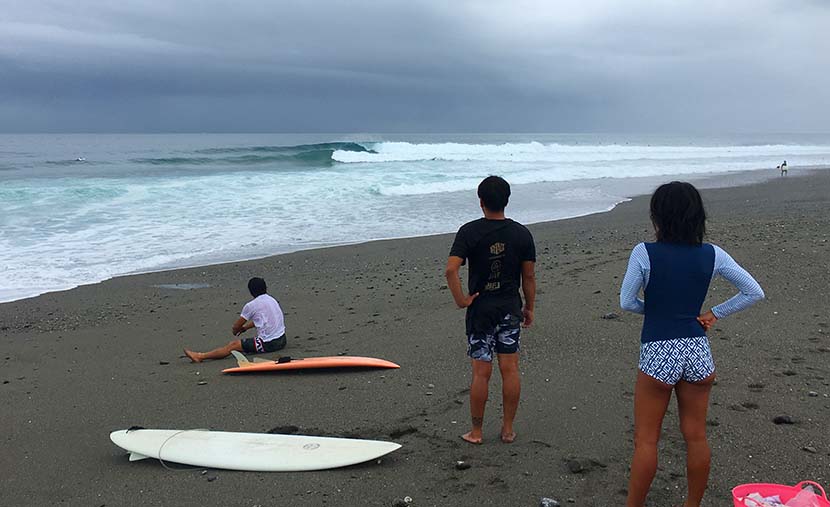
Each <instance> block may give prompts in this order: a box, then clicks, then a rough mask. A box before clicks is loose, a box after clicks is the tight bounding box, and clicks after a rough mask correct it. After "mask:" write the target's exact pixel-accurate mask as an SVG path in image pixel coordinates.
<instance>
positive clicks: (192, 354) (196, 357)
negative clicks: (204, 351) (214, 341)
mask: <svg viewBox="0 0 830 507" xmlns="http://www.w3.org/2000/svg"><path fill="white" fill-rule="evenodd" d="M184 355H186V356H187V357H189V358H190V360H191V361H192V362H194V363H201V362H202V358H201V357H199V356H201V354H199V353H198V352H193V351H192V350H187V349H184Z"/></svg>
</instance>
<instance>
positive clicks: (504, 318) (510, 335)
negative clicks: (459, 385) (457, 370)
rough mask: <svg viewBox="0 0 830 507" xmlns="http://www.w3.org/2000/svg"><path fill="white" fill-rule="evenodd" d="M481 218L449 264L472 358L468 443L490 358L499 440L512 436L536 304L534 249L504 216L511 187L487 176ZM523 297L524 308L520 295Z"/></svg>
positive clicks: (462, 233) (468, 228)
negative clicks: (524, 341)
mask: <svg viewBox="0 0 830 507" xmlns="http://www.w3.org/2000/svg"><path fill="white" fill-rule="evenodd" d="M478 197H479V202H480V205H481V210H482V212H483V213H484V218H480V219H478V220H474V221H472V222H469V223H467V224H465V225H463V226H462V227H461V229H459V231H458V234H456V236H455V241H454V242H453V244H452V248H451V249H450V255H449V259H448V260H447V269H446V276H447V284H448V285H449V289H450V292H452V296H453V299H455V304H456V305H458V307H459V308H466V309H467V316H466V335H467V355H468V356H469V357H470V359H471V360H472V367H473V379H472V385H471V386H470V417H471V419H472V429H471V430H470V432H469V433H466V434H464V435H462V436H461V438H463V439H464V440H466V441H467V442H470V443H472V444H480V443H481V442H482V432H481V428H482V424H483V422H484V407H485V405H486V403H487V394H488V389H489V383H490V375H491V374H492V371H493V359H494V357H496V356H498V361H499V371H500V372H501V377H502V397H503V402H502V404H503V407H504V415H503V419H502V426H501V440H502V442H505V443H511V442H513V440H514V439H515V438H516V433H515V432H514V431H513V419H514V418H515V416H516V410H517V408H518V406H519V394H520V391H521V384H520V380H519V335H520V333H521V327H520V324H521V325H523V326H524V327H528V326H530V325H531V324H532V323H533V308H534V304H535V300H536V278H535V275H534V269H535V265H536V247H535V245H534V243H533V236H532V235H531V234H530V231H528V230H527V229H526V228H525V227H524V226H523V225H521V224H520V223H518V222H514V221H513V220H511V219H509V218H505V216H504V208H505V206H507V201H508V199H509V197H510V185H509V184H508V183H507V182H506V181H505V180H504V179H502V178H500V177H498V176H489V177H487V178H485V179H484V181H482V182H481V184H480V185H479V186H478ZM467 261H469V269H468V271H469V273H468V277H469V281H468V284H467V287H468V291H469V292H468V294H465V293H464V291H463V289H462V288H461V280H460V279H459V270H460V268H461V266H462V265H463V264H464V263H465V262H467ZM520 288H521V290H522V292H523V293H524V305H523V304H522V298H521V296H520V295H519V289H520Z"/></svg>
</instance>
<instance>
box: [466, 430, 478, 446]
mask: <svg viewBox="0 0 830 507" xmlns="http://www.w3.org/2000/svg"><path fill="white" fill-rule="evenodd" d="M461 438H462V439H463V440H464V441H465V442H469V443H471V444H476V445H480V444H481V434H479V435H474V432H473V431H471V432H469V433H464V434H463V435H461Z"/></svg>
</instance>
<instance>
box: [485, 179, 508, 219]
mask: <svg viewBox="0 0 830 507" xmlns="http://www.w3.org/2000/svg"><path fill="white" fill-rule="evenodd" d="M478 198H479V199H481V202H482V203H483V204H484V207H485V208H487V209H488V210H489V211H504V208H505V207H506V206H507V201H508V200H509V199H510V184H509V183H507V181H505V180H504V178H502V177H499V176H488V177H486V178H484V180H483V181H482V182H481V183H479V185H478Z"/></svg>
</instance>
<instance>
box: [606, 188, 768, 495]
mask: <svg viewBox="0 0 830 507" xmlns="http://www.w3.org/2000/svg"><path fill="white" fill-rule="evenodd" d="M651 221H652V224H653V225H654V231H655V236H656V241H655V242H653V243H640V244H638V245H637V246H635V247H634V249H633V250H632V252H631V258H630V259H629V261H628V269H627V270H626V272H625V277H624V279H623V283H622V289H621V290H620V305H621V306H622V308H623V309H624V310H628V311H630V312H634V313H640V314H644V315H645V319H644V321H643V330H642V333H641V337H640V342H641V344H640V363H639V372H638V373H637V384H636V387H635V388H634V457H633V458H632V460H631V479H630V482H629V485H628V501H627V503H626V505H627V507H643V506H644V505H645V501H646V495H647V494H648V490H649V488H650V487H651V482H652V480H653V479H654V475H655V473H656V471H657V442H658V441H659V439H660V430H661V428H662V426H663V417H664V416H665V414H666V409H667V408H668V405H669V401H670V400H671V397H672V392H674V393H676V394H677V406H678V413H679V417H680V432H681V433H682V434H683V439H684V440H685V441H686V481H687V485H688V490H687V496H686V502H685V503H684V504H683V505H684V507H699V506H700V502H701V500H702V498H703V494H704V492H705V491H706V483H707V482H708V479H709V463H710V459H711V451H710V449H709V443H708V442H707V439H706V412H707V409H708V407H709V392H710V391H711V389H712V383H713V382H714V380H715V363H714V361H713V360H712V351H711V350H710V348H709V340H708V339H707V338H706V331H708V330H709V328H711V327H712V326H713V325H714V324H715V322H717V321H718V319H722V318H724V317H726V316H728V315H731V314H733V313H735V312H738V311H741V310H743V309H745V308H747V307H749V306H750V305H752V304H753V303H755V302H756V301H759V300H761V299H763V298H764V291H763V290H761V287H760V285H758V282H756V281H755V279H753V278H752V276H751V275H750V274H749V273H747V272H746V270H744V269H743V268H742V267H741V266H739V265H738V263H736V262H735V261H734V260H733V259H732V257H730V256H729V254H728V253H726V252H725V251H724V250H723V249H721V248H720V247H718V246H715V245H712V244H709V243H704V242H703V235H704V233H705V230H706V212H705V210H704V208H703V201H702V200H701V198H700V194H699V193H698V191H697V189H696V188H695V187H693V186H692V185H691V184H689V183H682V182H679V181H674V182H671V183H667V184H665V185H661V186H660V187H659V188H658V189H657V190H656V191H655V192H654V195H652V196H651ZM718 275H720V276H722V277H723V278H725V279H726V280H727V281H729V282H731V283H732V284H733V285H735V286H736V287H737V288H738V289H739V291H740V292H739V293H738V294H736V295H735V296H734V297H732V298H731V299H729V300H728V301H725V302H724V303H721V304H719V305H717V306H713V307H712V308H711V309H710V310H706V311H702V308H701V307H702V306H703V302H704V300H705V299H706V294H707V292H708V291H709V284H710V283H711V281H712V279H714V278H715V277H716V276H718ZM640 290H643V295H644V299H640V298H639V293H640Z"/></svg>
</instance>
